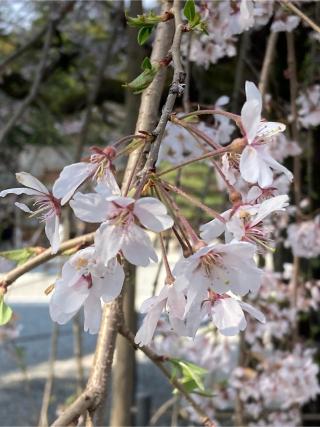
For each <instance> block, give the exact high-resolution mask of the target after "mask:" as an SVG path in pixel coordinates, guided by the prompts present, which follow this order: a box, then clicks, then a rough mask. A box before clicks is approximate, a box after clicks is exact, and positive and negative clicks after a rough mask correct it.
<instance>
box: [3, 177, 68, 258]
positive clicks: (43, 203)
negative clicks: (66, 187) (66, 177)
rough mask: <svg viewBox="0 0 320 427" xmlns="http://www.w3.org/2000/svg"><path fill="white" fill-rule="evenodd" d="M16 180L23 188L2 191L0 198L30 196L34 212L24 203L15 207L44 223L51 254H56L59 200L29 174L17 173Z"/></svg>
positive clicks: (17, 203)
mask: <svg viewBox="0 0 320 427" xmlns="http://www.w3.org/2000/svg"><path fill="white" fill-rule="evenodd" d="M16 178H17V181H18V182H19V183H20V184H22V185H25V187H21V188H20V187H19V188H9V189H8V190H3V191H1V193H0V197H5V196H7V195H8V194H17V195H22V194H25V195H27V196H31V197H32V199H33V200H34V202H33V207H34V208H35V210H31V209H30V208H29V207H28V206H27V205H26V204H24V203H20V202H16V203H15V205H16V206H17V207H18V208H19V209H21V210H23V211H24V212H27V213H29V214H31V216H37V217H39V219H40V221H41V222H44V223H45V233H46V236H47V238H48V240H49V242H50V245H51V250H52V253H53V254H54V253H56V252H57V251H58V249H59V246H60V236H59V224H60V216H61V204H60V200H58V199H57V198H56V197H54V196H53V195H52V193H51V191H49V190H48V189H47V187H46V186H45V185H43V184H42V183H41V182H40V181H39V180H38V179H37V178H35V177H34V176H32V175H30V174H29V173H27V172H20V173H17V174H16Z"/></svg>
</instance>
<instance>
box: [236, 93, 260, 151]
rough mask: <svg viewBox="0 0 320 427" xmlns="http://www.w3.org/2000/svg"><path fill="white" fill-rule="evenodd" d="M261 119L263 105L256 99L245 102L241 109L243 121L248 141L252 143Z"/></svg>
mask: <svg viewBox="0 0 320 427" xmlns="http://www.w3.org/2000/svg"><path fill="white" fill-rule="evenodd" d="M260 121H261V106H260V105H259V103H258V102H257V101H255V100H253V101H247V102H245V103H244V105H243V107H242V110H241V123H242V126H243V129H244V131H245V136H246V138H247V140H248V143H249V144H251V143H252V142H253V141H254V139H255V137H256V135H257V132H258V128H259V124H260Z"/></svg>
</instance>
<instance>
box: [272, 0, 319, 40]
mask: <svg viewBox="0 0 320 427" xmlns="http://www.w3.org/2000/svg"><path fill="white" fill-rule="evenodd" d="M279 2H280V3H281V4H282V5H285V6H286V7H287V8H288V9H290V10H291V11H292V12H293V13H295V14H296V15H297V16H299V18H301V19H302V20H303V21H304V22H306V23H307V24H308V25H309V26H310V27H311V28H312V29H313V30H315V31H317V32H318V33H320V27H319V25H317V24H316V23H315V22H314V21H313V20H312V19H310V18H309V17H308V16H307V15H305V14H304V13H303V12H302V11H301V10H300V9H299V8H297V7H296V6H295V5H294V4H292V3H291V2H290V1H289V0H279Z"/></svg>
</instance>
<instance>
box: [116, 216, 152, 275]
mask: <svg viewBox="0 0 320 427" xmlns="http://www.w3.org/2000/svg"><path fill="white" fill-rule="evenodd" d="M121 249H122V252H123V255H124V257H125V258H126V259H127V260H128V261H129V262H130V263H131V264H134V265H140V266H142V267H147V266H148V265H149V264H150V262H151V260H152V261H154V262H157V261H158V257H157V254H156V252H155V250H154V249H153V246H152V243H151V240H150V238H149V236H148V235H147V233H146V232H145V231H144V230H142V229H141V228H140V227H138V226H137V225H135V224H132V225H130V227H128V229H127V230H126V233H125V234H124V239H123V244H122V247H121Z"/></svg>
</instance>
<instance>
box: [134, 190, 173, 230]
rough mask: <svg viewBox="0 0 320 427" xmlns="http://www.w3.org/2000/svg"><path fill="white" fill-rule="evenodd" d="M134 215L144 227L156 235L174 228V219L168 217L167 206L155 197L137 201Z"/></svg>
mask: <svg viewBox="0 0 320 427" xmlns="http://www.w3.org/2000/svg"><path fill="white" fill-rule="evenodd" d="M134 214H135V215H136V216H137V217H138V219H139V221H140V222H141V224H142V225H143V226H144V227H146V228H149V230H152V231H155V232H156V233H160V232H161V231H164V230H167V229H168V228H170V227H172V226H173V219H172V218H171V217H170V216H169V215H167V208H166V207H165V205H164V204H163V203H161V202H160V201H159V200H157V199H155V198H153V197H144V198H142V199H139V200H137V201H136V203H135V205H134Z"/></svg>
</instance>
